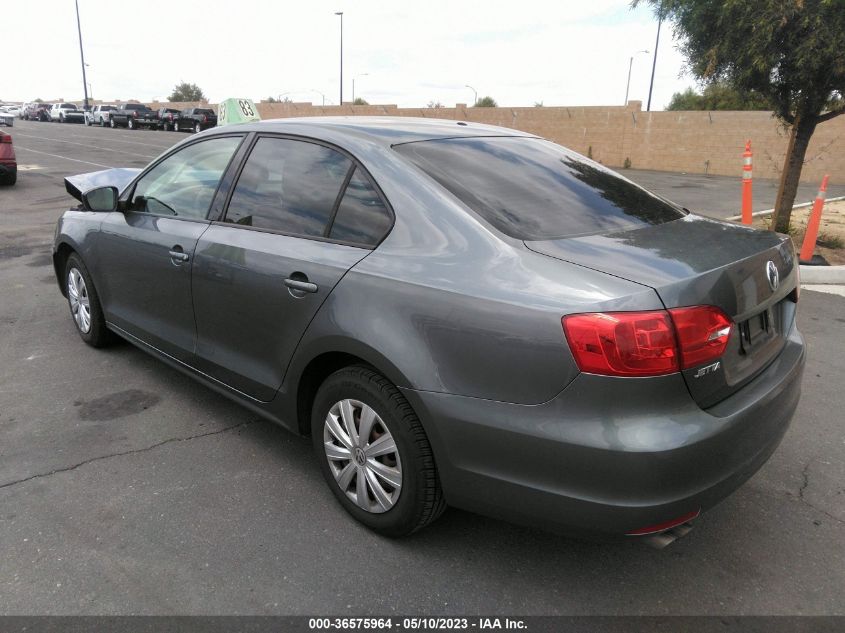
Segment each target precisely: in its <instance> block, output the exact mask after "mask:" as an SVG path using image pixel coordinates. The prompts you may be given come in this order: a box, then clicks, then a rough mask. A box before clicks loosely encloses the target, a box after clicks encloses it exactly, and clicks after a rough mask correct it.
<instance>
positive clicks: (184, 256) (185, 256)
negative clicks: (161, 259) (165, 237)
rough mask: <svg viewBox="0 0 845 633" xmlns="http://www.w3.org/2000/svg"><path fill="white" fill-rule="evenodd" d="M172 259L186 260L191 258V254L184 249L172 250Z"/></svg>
mask: <svg viewBox="0 0 845 633" xmlns="http://www.w3.org/2000/svg"><path fill="white" fill-rule="evenodd" d="M170 259H173V260H176V261H180V262H186V261H188V260H189V259H191V256H190V255H188V254H187V253H185V252H183V251H170Z"/></svg>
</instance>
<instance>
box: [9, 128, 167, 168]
mask: <svg viewBox="0 0 845 633" xmlns="http://www.w3.org/2000/svg"><path fill="white" fill-rule="evenodd" d="M18 136H22V137H24V138H37V139H41V140H42V141H53V142H55V143H69V144H70V145H81V146H83V147H88V148H91V149H100V150H103V151H105V152H118V153H119V154H129V155H130V156H138V157H139V158H155V156H150V155H149V154H136V153H135V152H127V151H126V150H124V149H113V148H111V147H101V146H97V145H91V144H90V143H77V142H76V141H67V140H65V139H63V138H49V137H47V136H35V135H33V134H16V137H18ZM83 162H84V161H83Z"/></svg>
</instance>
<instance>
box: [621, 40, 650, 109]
mask: <svg viewBox="0 0 845 633" xmlns="http://www.w3.org/2000/svg"><path fill="white" fill-rule="evenodd" d="M639 53H646V54H647V53H648V51H647V50H642V51H637V52H636V53H634V55H638V54H639ZM634 55H631V59H629V60H628V83H627V84H625V103H623V104H622V105H628V91H629V90H630V89H631V68H632V67H633V66H634Z"/></svg>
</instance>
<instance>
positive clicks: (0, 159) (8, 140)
mask: <svg viewBox="0 0 845 633" xmlns="http://www.w3.org/2000/svg"><path fill="white" fill-rule="evenodd" d="M17 179H18V161H17V159H16V158H15V147H14V145H12V136H11V134H6V133H5V132H0V185H14V184H15V182H16V181H17Z"/></svg>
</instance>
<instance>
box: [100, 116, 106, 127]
mask: <svg viewBox="0 0 845 633" xmlns="http://www.w3.org/2000/svg"><path fill="white" fill-rule="evenodd" d="M105 126H106V122H105V121H103V117H100V127H105Z"/></svg>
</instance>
